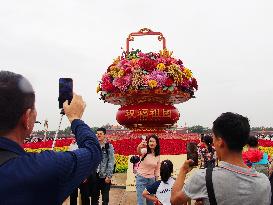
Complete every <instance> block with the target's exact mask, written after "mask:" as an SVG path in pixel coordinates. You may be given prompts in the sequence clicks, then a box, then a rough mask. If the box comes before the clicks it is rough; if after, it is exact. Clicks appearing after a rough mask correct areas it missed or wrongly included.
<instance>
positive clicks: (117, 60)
mask: <svg viewBox="0 0 273 205" xmlns="http://www.w3.org/2000/svg"><path fill="white" fill-rule="evenodd" d="M119 62H120V56H118V57H117V58H116V59H114V62H113V64H114V65H117V64H118V63H119Z"/></svg>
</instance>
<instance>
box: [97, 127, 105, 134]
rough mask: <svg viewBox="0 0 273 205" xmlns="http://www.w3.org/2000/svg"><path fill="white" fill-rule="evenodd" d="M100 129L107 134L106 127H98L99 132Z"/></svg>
mask: <svg viewBox="0 0 273 205" xmlns="http://www.w3.org/2000/svg"><path fill="white" fill-rule="evenodd" d="M98 131H102V132H103V133H104V134H106V129H105V128H104V127H100V128H98V129H97V132H98Z"/></svg>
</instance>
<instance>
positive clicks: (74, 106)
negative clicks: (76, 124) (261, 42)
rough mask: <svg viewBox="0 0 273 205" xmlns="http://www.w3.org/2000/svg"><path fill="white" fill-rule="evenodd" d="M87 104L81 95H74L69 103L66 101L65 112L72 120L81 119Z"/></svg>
mask: <svg viewBox="0 0 273 205" xmlns="http://www.w3.org/2000/svg"><path fill="white" fill-rule="evenodd" d="M85 107H86V104H85V102H84V101H83V99H82V96H80V95H76V94H74V95H73V99H72V101H71V103H70V105H69V104H68V101H65V102H64V112H65V115H66V116H67V118H68V120H69V121H70V122H72V121H73V120H75V119H81V118H82V115H83V112H84V110H85Z"/></svg>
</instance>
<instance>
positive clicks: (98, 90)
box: [97, 85, 101, 93]
mask: <svg viewBox="0 0 273 205" xmlns="http://www.w3.org/2000/svg"><path fill="white" fill-rule="evenodd" d="M100 91H101V89H100V85H98V86H97V93H99V92H100Z"/></svg>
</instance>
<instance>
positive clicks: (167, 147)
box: [111, 139, 199, 155]
mask: <svg viewBox="0 0 273 205" xmlns="http://www.w3.org/2000/svg"><path fill="white" fill-rule="evenodd" d="M140 142H141V140H140V139H121V140H116V141H112V142H111V143H112V144H113V146H114V148H115V153H116V154H121V155H132V154H137V152H136V149H137V145H138V144H139V143H140ZM159 142H160V154H162V155H177V154H186V153H187V151H186V144H187V143H188V142H196V143H199V140H196V139H192V140H183V139H160V140H159Z"/></svg>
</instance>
